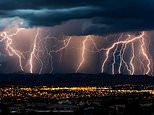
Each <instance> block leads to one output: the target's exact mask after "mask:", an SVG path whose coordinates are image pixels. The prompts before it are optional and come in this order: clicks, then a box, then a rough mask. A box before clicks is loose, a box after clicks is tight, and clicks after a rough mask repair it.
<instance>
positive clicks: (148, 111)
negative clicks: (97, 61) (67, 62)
mask: <svg viewBox="0 0 154 115" xmlns="http://www.w3.org/2000/svg"><path fill="white" fill-rule="evenodd" d="M153 89H154V86H137V85H129V84H128V85H125V86H122V85H116V86H114V87H49V86H40V87H39V86H35V87H34V86H33V87H21V86H8V87H7V86H5V87H1V88H0V91H1V92H0V94H1V95H0V103H1V105H0V106H2V107H1V110H0V115H3V114H4V115H5V114H7V115H8V114H10V115H15V114H22V115H23V114H25V115H31V114H33V115H34V114H35V115H41V114H47V115H51V114H53V115H59V114H60V115H61V114H62V115H63V114H65V115H67V114H69V115H79V114H81V115H134V114H138V115H154V110H153V109H152V108H153V107H154V90H153Z"/></svg>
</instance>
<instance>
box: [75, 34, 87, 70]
mask: <svg viewBox="0 0 154 115" xmlns="http://www.w3.org/2000/svg"><path fill="white" fill-rule="evenodd" d="M88 37H89V36H86V38H85V39H84V40H83V41H82V53H81V57H82V59H81V62H80V63H79V65H78V67H77V69H76V72H78V71H79V70H80V68H81V66H82V64H83V63H84V61H85V57H84V54H85V50H86V43H87V41H88Z"/></svg>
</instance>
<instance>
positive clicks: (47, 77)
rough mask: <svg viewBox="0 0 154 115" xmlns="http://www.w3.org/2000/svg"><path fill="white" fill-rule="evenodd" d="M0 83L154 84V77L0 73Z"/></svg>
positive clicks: (55, 85) (54, 84) (47, 84)
mask: <svg viewBox="0 0 154 115" xmlns="http://www.w3.org/2000/svg"><path fill="white" fill-rule="evenodd" d="M0 84H1V85H23V86H44V85H45V86H54V87H65V86H68V87H69V86H70V87H72V86H114V85H117V84H134V85H154V77H152V76H148V75H133V76H131V75H118V74H117V75H109V74H77V73H73V74H41V75H38V74H26V73H14V74H0Z"/></svg>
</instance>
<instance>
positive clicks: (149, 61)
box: [101, 32, 151, 74]
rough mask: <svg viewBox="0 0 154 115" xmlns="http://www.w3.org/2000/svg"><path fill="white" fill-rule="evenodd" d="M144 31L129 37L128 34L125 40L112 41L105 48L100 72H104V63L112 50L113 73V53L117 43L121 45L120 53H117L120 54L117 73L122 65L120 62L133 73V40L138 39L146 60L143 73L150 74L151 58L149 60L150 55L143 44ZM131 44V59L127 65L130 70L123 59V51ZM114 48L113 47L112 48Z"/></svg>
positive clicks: (115, 50)
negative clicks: (109, 45)
mask: <svg viewBox="0 0 154 115" xmlns="http://www.w3.org/2000/svg"><path fill="white" fill-rule="evenodd" d="M144 35H145V32H142V33H141V34H140V35H139V36H135V37H131V38H130V35H128V36H129V39H126V40H119V41H117V42H114V43H113V44H112V45H111V47H109V48H106V49H105V50H106V53H105V54H106V55H105V56H106V57H105V60H104V61H103V64H102V71H101V72H104V69H105V65H106V63H107V62H108V60H109V56H110V52H111V51H112V50H114V52H113V54H112V56H113V60H114V61H113V63H112V74H114V73H115V71H114V64H115V53H116V52H117V47H118V46H119V45H121V46H122V47H121V50H120V53H119V56H120V64H119V68H118V73H121V67H122V63H124V64H125V66H126V68H127V71H128V72H129V73H130V74H134V72H135V67H134V64H133V60H134V58H135V55H134V52H135V51H134V42H135V41H137V40H139V41H140V46H141V52H142V55H143V56H144V59H145V60H146V61H147V64H146V72H145V74H150V71H151V60H150V57H149V56H148V54H147V49H146V46H145V41H144V40H145V39H144V38H145V37H144ZM130 43H131V44H132V54H133V55H132V57H131V60H130V63H129V65H130V66H131V70H130V69H129V66H128V64H127V63H126V61H125V60H124V53H125V52H126V48H127V45H128V44H130ZM114 48H115V49H114Z"/></svg>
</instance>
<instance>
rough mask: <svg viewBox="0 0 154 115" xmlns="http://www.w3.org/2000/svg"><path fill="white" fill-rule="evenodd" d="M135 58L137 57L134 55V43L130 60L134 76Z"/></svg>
mask: <svg viewBox="0 0 154 115" xmlns="http://www.w3.org/2000/svg"><path fill="white" fill-rule="evenodd" d="M134 57H135V54H134V43H132V58H131V60H130V65H131V68H132V71H131V75H134V71H135V67H134V64H133V60H134Z"/></svg>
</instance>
